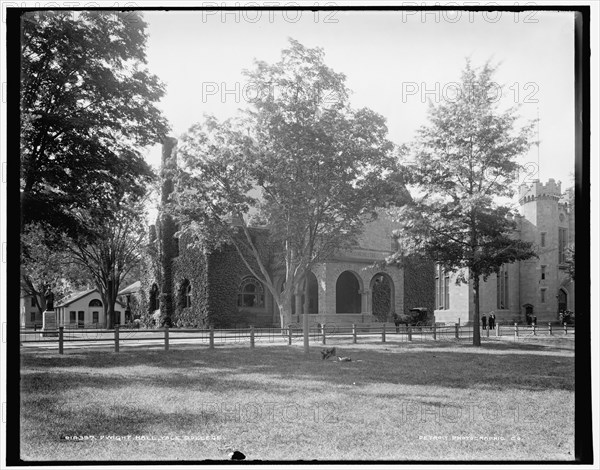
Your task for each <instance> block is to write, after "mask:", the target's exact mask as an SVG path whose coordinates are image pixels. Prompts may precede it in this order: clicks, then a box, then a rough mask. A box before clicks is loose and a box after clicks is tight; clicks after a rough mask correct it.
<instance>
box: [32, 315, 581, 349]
mask: <svg viewBox="0 0 600 470" xmlns="http://www.w3.org/2000/svg"><path fill="white" fill-rule="evenodd" d="M574 334H575V327H574V326H570V325H567V324H566V323H565V324H564V325H558V326H557V325H553V324H551V323H548V324H547V325H546V326H543V325H519V324H516V323H515V324H514V325H496V327H495V328H494V329H489V328H485V329H484V328H481V331H480V335H481V339H482V340H483V341H485V340H491V339H494V338H501V337H504V338H511V339H512V338H514V340H515V341H519V340H521V341H526V340H531V339H533V338H534V337H536V338H537V337H539V338H542V337H552V336H569V335H570V336H573V335H574ZM303 338H304V333H303V331H302V327H301V326H300V325H299V324H292V325H289V326H288V327H286V328H253V327H249V328H235V329H219V330H215V329H213V328H209V329H196V328H168V327H166V328H159V329H129V328H121V327H119V326H118V325H117V326H115V329H114V330H107V329H98V328H91V329H81V328H65V327H59V328H58V329H57V330H54V331H26V330H25V331H22V332H21V345H22V346H25V345H29V344H31V343H34V344H37V345H49V347H52V348H56V349H58V352H59V353H60V354H63V352H64V347H65V345H69V344H71V343H79V344H80V346H79V347H85V346H86V345H87V346H94V345H96V343H98V344H99V345H103V344H104V345H106V343H112V345H113V347H114V350H115V352H119V350H120V347H121V346H131V345H140V344H144V343H145V344H148V345H152V344H154V345H157V346H159V347H163V348H164V349H165V350H169V349H170V347H171V346H174V345H177V344H190V343H191V344H197V345H204V346H208V348H214V347H215V345H232V344H248V345H249V346H250V348H254V347H255V346H256V344H257V343H259V344H260V343H263V344H265V343H271V344H275V343H279V344H282V343H283V344H288V345H292V344H294V343H296V344H297V343H299V342H302V341H303ZM472 338H473V327H472V326H461V325H458V324H456V325H451V326H450V325H439V324H436V325H431V326H406V325H400V326H399V327H395V326H391V327H390V326H389V325H387V324H385V323H382V324H379V325H376V326H371V325H370V326H366V325H361V324H358V325H357V324H353V325H334V324H329V325H327V324H323V325H319V324H313V325H310V327H309V342H310V343H313V345H316V344H322V345H327V344H333V345H339V344H350V343H351V344H356V343H359V342H360V343H385V342H388V341H392V342H396V343H398V342H400V343H411V342H425V341H461V340H468V339H469V340H470V339H472ZM73 347H75V345H73Z"/></svg>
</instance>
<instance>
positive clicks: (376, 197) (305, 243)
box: [172, 40, 408, 321]
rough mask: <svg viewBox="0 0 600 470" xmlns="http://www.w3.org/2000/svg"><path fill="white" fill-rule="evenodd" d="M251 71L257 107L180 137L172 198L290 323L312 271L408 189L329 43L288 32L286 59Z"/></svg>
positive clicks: (382, 129) (377, 122)
mask: <svg viewBox="0 0 600 470" xmlns="http://www.w3.org/2000/svg"><path fill="white" fill-rule="evenodd" d="M245 74H246V76H247V77H248V79H249V82H250V83H252V84H253V85H254V86H255V87H256V90H257V92H256V99H254V100H253V101H252V103H251V105H252V106H251V107H250V109H249V110H247V111H246V112H245V113H243V114H242V115H240V116H239V117H237V118H236V119H231V120H228V121H226V122H218V121H217V120H215V119H214V118H207V119H206V120H205V122H204V123H202V124H198V125H196V126H194V127H192V128H191V129H190V131H189V132H188V134H187V135H186V136H184V138H183V139H182V142H181V145H180V146H179V148H178V151H177V155H178V157H179V158H180V162H179V163H180V167H181V170H180V171H179V173H178V181H177V184H176V190H175V193H174V194H173V198H172V200H173V201H174V204H173V208H174V213H175V215H176V217H177V218H178V219H179V222H180V225H181V227H182V230H183V231H188V232H190V233H191V234H193V236H194V237H198V238H199V239H200V240H201V242H202V243H214V242H215V241H216V242H217V243H218V242H223V241H226V242H228V243H233V244H234V245H235V246H236V247H237V248H238V250H239V252H240V254H241V255H242V259H243V260H244V261H245V263H246V265H247V267H248V269H250V270H251V271H252V272H253V273H254V274H255V275H256V276H257V277H258V278H259V279H260V280H261V281H263V282H264V283H265V285H266V286H267V287H268V288H269V290H270V291H271V293H272V294H273V296H274V298H275V299H276V301H277V303H278V305H279V307H280V311H281V314H282V321H284V317H285V316H287V315H289V314H290V313H291V312H290V311H289V310H287V309H288V308H289V299H290V298H291V295H292V294H293V293H294V292H295V289H296V287H297V286H298V283H299V281H300V280H301V279H302V278H303V276H304V274H305V272H306V270H307V269H310V268H311V266H313V265H314V264H315V263H317V262H319V261H321V260H323V259H325V258H327V257H328V256H330V255H332V254H333V253H334V252H335V250H336V249H339V248H343V247H345V246H350V245H351V244H352V243H354V242H355V241H356V236H357V235H358V234H359V233H360V231H361V229H362V228H363V227H364V224H365V223H368V222H369V221H372V220H374V219H375V218H376V217H377V209H378V208H382V207H385V206H387V205H390V204H392V203H397V202H399V201H402V202H403V201H404V200H405V198H407V197H408V196H407V193H406V190H405V189H404V187H403V186H402V185H399V184H398V181H399V179H401V177H400V176H399V174H398V166H397V162H396V159H395V158H394V156H393V152H392V151H393V144H392V143H391V142H390V141H389V140H388V139H387V127H386V124H385V119H384V118H383V117H382V116H380V115H378V114H377V113H375V112H373V111H371V110H369V109H366V108H363V109H353V108H352V107H351V106H350V103H349V90H348V89H347V88H346V85H345V77H344V75H343V74H339V73H336V72H334V71H333V70H331V69H330V68H329V67H327V66H326V65H325V62H324V52H323V50H322V49H319V48H315V49H310V48H306V47H304V46H303V45H302V44H300V43H299V42H297V41H295V40H290V44H289V47H288V48H287V49H284V50H283V52H282V57H281V60H280V61H279V62H277V63H276V64H267V63H265V62H262V61H257V62H256V63H255V67H254V68H253V69H252V70H248V71H245ZM231 216H233V217H234V218H235V220H237V221H238V224H239V229H238V230H239V233H238V235H236V232H235V231H234V230H231V225H230V222H231ZM251 222H256V223H260V224H261V225H264V226H265V227H266V228H268V229H269V231H268V233H269V237H270V240H271V242H272V244H273V246H274V247H276V248H275V249H276V250H277V252H278V253H281V259H282V260H283V261H282V263H281V265H280V267H281V271H282V273H283V277H284V279H285V284H284V289H283V292H280V291H279V289H277V288H276V286H275V281H274V279H273V277H272V273H271V272H270V271H269V269H267V266H266V263H265V260H264V259H262V258H261V256H260V253H259V250H258V249H257V247H256V246H255V245H254V242H253V239H252V236H251V231H250V230H249V225H250V223H251Z"/></svg>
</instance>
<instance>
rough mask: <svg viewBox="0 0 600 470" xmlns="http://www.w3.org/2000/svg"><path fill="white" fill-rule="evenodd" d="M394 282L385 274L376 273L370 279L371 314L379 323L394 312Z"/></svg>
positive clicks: (386, 319)
mask: <svg viewBox="0 0 600 470" xmlns="http://www.w3.org/2000/svg"><path fill="white" fill-rule="evenodd" d="M394 304H395V302H394V282H393V281H392V278H391V277H390V276H389V275H388V274H386V273H377V274H375V275H374V276H373V278H372V279H371V313H372V314H373V315H374V316H376V317H377V318H378V319H379V320H380V321H390V319H389V318H388V317H389V315H390V313H391V312H392V311H393V310H394Z"/></svg>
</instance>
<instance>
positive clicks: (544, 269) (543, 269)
mask: <svg viewBox="0 0 600 470" xmlns="http://www.w3.org/2000/svg"><path fill="white" fill-rule="evenodd" d="M541 279H542V281H544V280H545V279H546V266H542V275H541Z"/></svg>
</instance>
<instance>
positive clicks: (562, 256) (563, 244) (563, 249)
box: [558, 228, 568, 264]
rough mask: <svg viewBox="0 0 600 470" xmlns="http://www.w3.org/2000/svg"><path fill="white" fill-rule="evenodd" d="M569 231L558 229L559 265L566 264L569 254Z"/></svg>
mask: <svg viewBox="0 0 600 470" xmlns="http://www.w3.org/2000/svg"><path fill="white" fill-rule="evenodd" d="M567 241H568V240H567V229H566V228H559V229H558V263H559V264H564V263H565V262H566V253H567Z"/></svg>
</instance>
